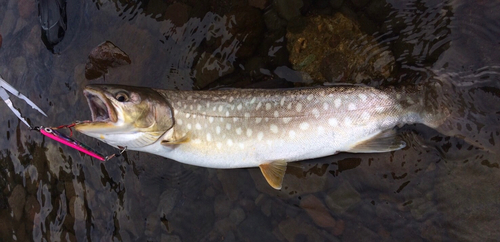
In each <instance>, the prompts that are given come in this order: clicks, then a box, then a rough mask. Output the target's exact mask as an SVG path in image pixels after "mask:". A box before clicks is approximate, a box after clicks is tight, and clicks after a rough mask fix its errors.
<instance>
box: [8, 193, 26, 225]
mask: <svg viewBox="0 0 500 242" xmlns="http://www.w3.org/2000/svg"><path fill="white" fill-rule="evenodd" d="M25 198H26V191H25V190H24V187H23V186H22V185H20V184H18V185H17V186H16V187H14V190H12V193H11V194H10V196H9V198H8V202H9V206H10V208H11V209H12V212H13V213H14V219H15V220H17V221H19V220H20V219H21V216H22V215H23V209H24V204H25V202H26V200H25Z"/></svg>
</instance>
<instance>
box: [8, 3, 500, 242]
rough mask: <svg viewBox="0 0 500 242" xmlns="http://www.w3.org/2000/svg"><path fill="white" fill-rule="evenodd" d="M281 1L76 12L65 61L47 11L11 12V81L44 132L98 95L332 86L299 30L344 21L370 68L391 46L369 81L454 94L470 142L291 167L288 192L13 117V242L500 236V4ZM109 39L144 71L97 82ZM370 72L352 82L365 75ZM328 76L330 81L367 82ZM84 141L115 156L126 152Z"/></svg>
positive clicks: (19, 8)
mask: <svg viewBox="0 0 500 242" xmlns="http://www.w3.org/2000/svg"><path fill="white" fill-rule="evenodd" d="M281 2H282V1H274V2H273V1H266V0H264V1H211V2H210V3H205V2H204V1H200V2H197V1H194V0H193V1H179V2H175V3H173V2H172V1H166V2H163V1H142V2H140V3H137V4H132V3H128V1H99V0H94V1H75V2H73V1H72V2H71V3H68V11H67V13H68V30H67V31H66V35H65V37H64V39H63V41H62V42H61V43H60V44H59V45H57V51H56V52H57V54H52V53H51V52H50V51H48V50H47V49H46V48H45V46H44V44H43V43H42V41H41V39H40V34H41V32H40V26H39V23H38V19H37V10H36V5H35V4H34V3H33V2H31V1H17V0H9V1H4V2H1V3H0V19H1V21H2V22H1V24H0V34H1V36H2V43H1V47H0V75H1V76H2V77H3V78H4V79H5V80H7V81H8V82H10V83H11V84H12V85H13V86H15V87H16V88H18V89H19V90H20V91H21V92H23V93H24V94H25V95H27V96H28V97H29V98H31V99H32V100H33V101H34V102H35V103H37V104H38V105H39V106H40V107H41V108H42V109H43V110H44V111H45V112H46V113H47V114H48V117H47V118H45V117H42V116H41V115H39V114H38V113H36V112H35V111H34V110H32V109H31V108H29V107H27V106H26V105H24V104H23V103H21V102H18V101H17V100H14V101H15V104H16V105H17V106H18V107H19V108H20V111H21V112H22V113H23V115H24V116H25V117H28V118H29V119H30V121H31V123H32V124H34V125H45V126H58V125H61V124H68V123H71V122H73V121H75V120H84V119H88V118H89V117H90V111H89V110H88V108H87V103H86V101H85V98H84V97H83V95H82V90H83V88H84V86H85V85H86V84H88V83H119V84H125V85H140V86H149V87H156V88H164V89H198V88H205V89H206V88H217V87H265V88H275V87H290V86H304V85H316V84H318V83H320V82H316V83H310V81H308V80H302V78H303V77H304V75H302V74H301V73H298V72H295V71H293V70H292V65H291V64H290V62H289V56H290V54H289V50H288V49H287V37H286V36H285V35H286V33H287V27H288V28H289V29H292V30H294V28H292V27H295V28H298V29H300V26H301V24H302V23H304V22H306V21H307V19H308V18H309V17H310V16H317V15H328V16H331V15H334V14H335V13H337V12H341V13H343V14H344V15H345V16H347V17H348V19H351V20H353V21H355V22H357V23H359V24H360V26H361V28H360V29H361V31H362V33H363V34H362V36H361V37H359V36H358V37H356V38H357V39H353V40H352V42H350V45H349V47H350V48H352V50H353V53H355V54H357V55H360V56H368V57H369V58H366V59H367V61H366V62H367V63H368V62H369V60H370V59H377V58H380V57H379V55H378V54H380V53H383V51H390V53H391V55H392V56H393V59H391V60H392V61H388V62H383V61H382V63H385V64H384V65H382V66H379V69H384V68H386V67H387V66H391V68H388V69H390V70H391V71H390V75H388V76H386V78H384V79H380V78H373V79H370V78H368V79H362V80H361V81H360V82H362V83H364V84H367V85H374V86H377V85H411V84H414V83H419V82H422V81H427V80H444V81H446V82H451V83H453V84H454V85H455V89H454V94H453V96H452V97H453V99H452V101H451V103H450V109H451V110H452V112H454V114H455V116H454V117H455V118H454V119H453V120H452V122H450V123H449V124H448V125H449V126H448V128H449V129H448V130H447V133H448V134H453V135H455V136H456V137H451V136H446V135H443V134H440V133H438V132H437V131H435V130H432V129H430V128H428V127H424V126H422V125H409V126H405V127H403V128H402V129H401V134H402V135H403V137H404V138H405V140H406V141H407V143H408V144H409V145H408V147H407V148H405V149H403V150H400V151H396V152H391V153H383V154H348V153H341V154H337V155H335V156H331V157H324V158H319V159H315V160H309V161H302V162H296V163H292V164H290V165H289V167H288V170H287V174H286V176H285V180H284V185H283V189H282V190H281V191H275V190H273V189H272V188H270V187H269V186H268V185H267V183H266V182H265V180H264V179H263V178H262V175H261V174H260V171H259V170H258V169H257V168H254V169H236V170H216V169H207V168H200V167H194V166H189V165H183V164H180V163H177V162H174V161H171V160H168V159H165V158H161V157H158V156H154V155H149V154H145V153H138V152H130V151H129V152H126V153H125V154H124V155H123V157H120V158H116V159H112V160H110V161H107V162H105V163H102V162H100V161H98V160H95V159H91V158H90V157H89V156H86V155H83V154H81V153H79V152H77V151H74V150H71V149H70V148H68V147H66V146H63V145H60V144H59V143H56V142H54V141H52V140H48V139H44V138H43V136H41V135H40V134H38V133H36V132H34V131H30V130H29V129H28V128H26V127H25V126H24V125H23V124H22V123H20V122H19V121H18V120H17V119H16V117H15V116H14V115H13V114H11V113H10V111H9V109H8V108H7V107H6V106H5V105H0V112H1V113H2V114H3V115H2V118H1V119H0V127H2V128H1V132H2V133H3V135H4V139H2V140H0V167H1V169H0V189H1V193H0V236H1V239H0V240H2V241H11V240H17V241H28V240H34V241H41V240H45V241H68V240H70V241H87V240H91V241H111V240H113V241H146V240H147V241H200V240H201V241H221V240H225V241H381V240H384V241H494V240H497V239H498V238H499V237H500V232H499V231H498V227H499V225H500V219H499V218H500V195H499V193H498V185H497V184H499V182H500V170H499V168H500V167H499V162H500V161H499V159H498V158H497V157H498V156H497V154H498V152H499V151H500V146H499V145H500V144H499V142H500V140H499V134H500V112H499V110H500V84H499V83H500V82H499V81H500V67H498V66H499V64H500V48H499V46H498V44H499V42H498V36H500V27H499V26H500V24H499V23H500V16H499V15H498V12H499V10H500V3H498V2H496V1H476V2H474V3H468V1H463V2H462V1H445V2H443V1H388V2H384V1H378V0H371V1H354V0H352V1H348V0H345V1H343V4H342V6H341V7H340V8H334V7H332V5H333V3H334V2H336V1H314V2H305V1H304V2H302V1H300V0H297V1H289V4H281ZM283 2H284V1H283ZM330 2H332V5H330ZM340 2H342V1H340ZM249 4H250V5H251V6H254V7H250V6H249ZM284 9H286V10H284ZM297 26H299V27H297ZM371 37H373V38H371ZM106 40H109V41H111V42H113V43H114V44H116V45H117V46H118V47H120V48H121V49H122V50H124V51H125V52H126V53H127V54H128V55H129V56H130V58H131V59H132V64H131V65H127V66H122V67H118V68H112V69H109V73H108V74H106V75H105V79H103V78H101V79H98V80H95V81H88V80H86V79H85V75H84V72H85V63H86V62H87V56H88V54H89V53H90V51H91V50H92V49H93V48H94V47H95V46H97V45H98V44H100V43H102V42H104V41H106ZM363 41H365V42H363ZM363 43H364V44H363ZM366 43H377V45H379V47H377V48H372V47H371V46H370V45H366ZM330 45H331V44H330ZM324 48H328V47H327V46H326V45H325V46H324ZM304 63H305V61H304V62H302V64H304ZM326 63H327V64H328V63H330V64H332V66H331V68H332V69H339V67H336V66H333V64H335V63H343V62H335V61H331V62H326ZM360 66H361V67H360ZM360 66H354V67H352V66H351V67H349V68H346V69H349V72H343V74H345V75H347V74H346V73H361V72H363V71H364V69H363V68H364V67H363V65H360ZM342 70H345V69H342ZM377 71H379V70H378V69H376V70H375V71H374V72H373V73H379V72H377ZM322 73H323V74H324V75H326V78H325V79H327V80H326V81H327V82H334V81H337V80H342V81H352V80H346V79H342V78H336V77H337V76H336V75H335V73H336V72H333V71H332V72H325V71H324V70H323V69H322ZM325 73H326V74H325ZM305 79H307V78H305ZM323 82H324V81H323ZM75 137H76V138H77V139H79V140H80V141H82V142H84V143H86V144H88V145H90V146H92V147H95V148H96V149H97V150H99V151H101V152H103V153H106V154H111V153H114V152H116V150H115V149H113V148H111V147H109V146H107V145H106V144H102V143H99V142H98V141H96V140H92V139H90V138H88V137H85V136H83V135H80V134H75Z"/></svg>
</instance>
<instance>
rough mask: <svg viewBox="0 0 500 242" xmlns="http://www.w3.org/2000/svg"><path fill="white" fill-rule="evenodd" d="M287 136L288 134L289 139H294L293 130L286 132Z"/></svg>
mask: <svg viewBox="0 0 500 242" xmlns="http://www.w3.org/2000/svg"><path fill="white" fill-rule="evenodd" d="M288 136H290V138H291V139H294V138H295V131H293V130H290V132H288Z"/></svg>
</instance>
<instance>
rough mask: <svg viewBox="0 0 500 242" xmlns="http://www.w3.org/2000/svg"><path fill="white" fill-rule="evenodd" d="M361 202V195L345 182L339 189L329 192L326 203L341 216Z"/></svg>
mask: <svg viewBox="0 0 500 242" xmlns="http://www.w3.org/2000/svg"><path fill="white" fill-rule="evenodd" d="M360 201H361V195H360V194H359V192H357V191H356V190H355V189H354V188H353V187H352V186H351V184H350V183H349V182H347V181H346V182H343V183H342V184H341V185H340V186H339V187H338V188H337V189H335V190H333V191H330V192H328V194H327V195H326V197H325V203H326V205H327V206H328V208H329V209H331V210H332V211H334V212H335V213H336V214H341V213H343V212H345V211H347V210H348V209H349V208H351V207H353V206H355V205H356V204H357V203H359V202H360Z"/></svg>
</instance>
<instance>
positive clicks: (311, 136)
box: [138, 123, 382, 169]
mask: <svg viewBox="0 0 500 242" xmlns="http://www.w3.org/2000/svg"><path fill="white" fill-rule="evenodd" d="M304 131H305V132H298V131H295V130H288V131H283V132H284V133H285V135H283V136H272V135H271V136H270V137H271V138H269V139H266V138H265V136H266V135H264V136H263V137H262V138H260V137H259V134H258V133H257V134H256V135H255V136H254V138H251V137H250V138H248V137H247V138H245V139H243V140H236V139H225V140H222V139H216V140H214V139H212V140H211V141H207V140H203V141H201V139H200V140H196V139H195V140H192V141H190V142H187V143H183V144H179V145H175V146H172V147H165V146H164V145H162V144H161V142H160V141H159V142H156V143H154V144H152V145H149V146H146V147H143V148H140V149H138V151H144V152H148V153H152V154H156V155H161V156H163V157H167V158H170V159H173V160H176V161H178V162H182V163H185V164H190V165H196V166H202V167H209V168H219V169H228V168H244V167H257V166H259V165H261V164H265V163H269V162H272V161H276V160H282V161H286V162H293V161H298V160H305V159H312V158H318V157H324V156H329V155H333V154H335V153H337V152H341V151H349V150H350V149H351V148H352V147H353V146H355V145H356V144H358V143H360V142H362V141H365V140H369V139H371V138H372V137H374V136H376V135H377V134H379V133H380V132H381V131H382V130H381V129H380V125H379V124H375V123H374V124H370V125H367V126H363V127H351V128H349V129H344V130H342V129H329V130H326V129H325V127H322V126H316V127H309V128H308V130H304ZM273 137H274V138H273ZM277 137H280V138H277Z"/></svg>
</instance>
